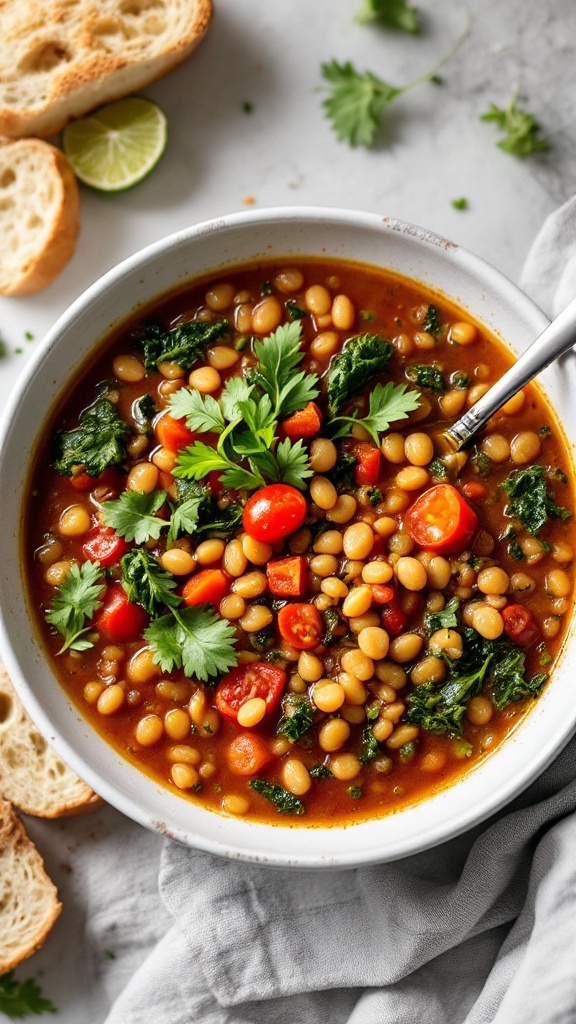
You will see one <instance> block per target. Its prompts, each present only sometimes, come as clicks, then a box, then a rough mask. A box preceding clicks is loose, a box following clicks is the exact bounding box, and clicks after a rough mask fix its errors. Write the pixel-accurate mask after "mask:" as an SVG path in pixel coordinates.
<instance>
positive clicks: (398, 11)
mask: <svg viewBox="0 0 576 1024" xmlns="http://www.w3.org/2000/svg"><path fill="white" fill-rule="evenodd" d="M356 20H357V21H359V22H360V24H361V25H364V24H366V23H367V22H376V23H377V24H379V25H384V26H385V27H386V28H395V29H401V30H402V31H404V32H410V33H411V34H412V35H418V33H419V32H420V24H419V20H418V8H417V7H411V6H410V4H409V3H408V2H407V0H364V3H363V6H362V7H361V9H360V10H359V11H358V14H357V15H356Z"/></svg>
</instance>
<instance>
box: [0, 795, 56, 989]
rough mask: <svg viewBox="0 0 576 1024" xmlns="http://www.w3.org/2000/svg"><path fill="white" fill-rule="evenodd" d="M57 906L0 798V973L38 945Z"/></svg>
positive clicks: (34, 855) (52, 888)
mask: <svg viewBox="0 0 576 1024" xmlns="http://www.w3.org/2000/svg"><path fill="white" fill-rule="evenodd" d="M61 909H62V907H61V904H60V901H59V899H58V893H57V890H56V886H55V885H54V883H53V882H52V881H51V879H50V878H49V877H48V875H47V874H46V871H45V869H44V862H43V860H42V858H41V856H40V854H39V853H38V850H37V849H36V847H35V846H34V843H33V842H32V841H31V840H30V839H29V838H28V836H27V835H26V832H25V831H24V828H23V826H22V824H21V822H20V821H19V820H18V818H17V817H16V815H15V813H14V811H13V810H12V808H11V806H10V804H9V803H7V802H6V801H4V800H0V974H4V973H5V972H6V971H10V970H12V968H13V967H16V965H17V964H19V963H20V962H21V961H22V960H25V959H26V957H28V956H30V955H31V954H32V953H34V952H35V951H36V950H37V949H38V948H39V947H40V946H41V945H42V943H43V942H44V939H45V938H46V936H47V934H48V932H49V931H50V929H51V928H52V925H53V924H54V922H55V921H56V919H57V917H58V915H59V913H60V911H61Z"/></svg>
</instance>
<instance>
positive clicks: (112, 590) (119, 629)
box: [94, 583, 149, 644]
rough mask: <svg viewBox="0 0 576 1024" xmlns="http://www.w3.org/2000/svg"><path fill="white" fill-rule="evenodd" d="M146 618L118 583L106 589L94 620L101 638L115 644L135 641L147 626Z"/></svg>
mask: <svg viewBox="0 0 576 1024" xmlns="http://www.w3.org/2000/svg"><path fill="white" fill-rule="evenodd" d="M148 621H149V620H148V616H147V614H146V612H145V611H144V609H143V608H141V607H140V605H139V604H133V603H132V602H131V601H129V600H128V598H127V596H126V594H125V592H124V589H123V587H122V585H121V584H120V583H113V584H112V586H110V587H108V590H107V591H106V596H105V598H104V604H103V605H102V607H101V609H100V611H99V612H98V613H97V615H96V617H95V619H94V625H95V627H96V629H97V630H98V632H99V633H100V634H101V636H103V637H105V639H106V640H111V641H112V643H115V644H126V643H128V642H129V641H130V640H137V639H138V637H139V636H141V635H142V632H143V631H144V629H145V628H146V626H147V625H148Z"/></svg>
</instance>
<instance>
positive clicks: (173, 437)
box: [154, 412, 196, 452]
mask: <svg viewBox="0 0 576 1024" xmlns="http://www.w3.org/2000/svg"><path fill="white" fill-rule="evenodd" d="M154 430H155V431H156V437H157V438H158V440H159V442H160V444H161V445H162V447H163V448H168V450H169V451H171V452H177V451H179V449H180V448H187V447H188V445H191V444H192V443H193V441H195V440H196V434H194V433H193V431H192V430H189V429H188V427H187V426H186V420H185V419H184V418H182V419H178V420H177V419H175V418H174V417H173V416H170V413H167V412H165V413H163V414H162V416H161V417H160V419H159V420H158V421H157V422H156V425H155V427H154Z"/></svg>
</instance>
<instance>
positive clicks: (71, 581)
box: [46, 562, 105, 654]
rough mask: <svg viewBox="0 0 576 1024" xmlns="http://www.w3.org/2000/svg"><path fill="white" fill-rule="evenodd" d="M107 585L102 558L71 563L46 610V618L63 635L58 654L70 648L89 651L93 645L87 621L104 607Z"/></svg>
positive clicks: (71, 649)
mask: <svg viewBox="0 0 576 1024" xmlns="http://www.w3.org/2000/svg"><path fill="white" fill-rule="evenodd" d="M104 589H105V585H104V572H103V570H102V567H101V565H100V563H99V562H82V564H81V565H78V564H77V563H74V564H73V565H72V566H71V568H70V572H69V573H68V575H67V576H66V578H65V580H64V582H63V583H61V584H60V586H59V587H57V588H56V597H55V598H54V600H53V601H52V604H51V606H50V608H49V609H48V611H47V612H46V621H47V622H49V623H50V625H51V626H54V629H56V630H57V631H58V633H60V636H61V637H63V639H64V643H63V644H62V647H61V648H60V650H59V651H58V654H62V653H63V651H67V650H70V651H86V650H88V648H89V647H93V646H94V644H93V640H92V638H91V636H90V627H89V626H87V625H86V622H87V620H90V619H91V618H92V616H93V615H94V613H95V612H96V611H97V610H98V608H101V607H102V602H101V600H100V598H101V597H102V594H103V593H104Z"/></svg>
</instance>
